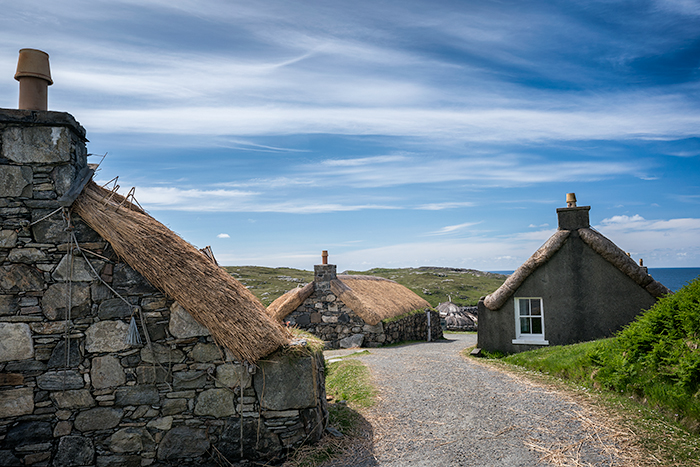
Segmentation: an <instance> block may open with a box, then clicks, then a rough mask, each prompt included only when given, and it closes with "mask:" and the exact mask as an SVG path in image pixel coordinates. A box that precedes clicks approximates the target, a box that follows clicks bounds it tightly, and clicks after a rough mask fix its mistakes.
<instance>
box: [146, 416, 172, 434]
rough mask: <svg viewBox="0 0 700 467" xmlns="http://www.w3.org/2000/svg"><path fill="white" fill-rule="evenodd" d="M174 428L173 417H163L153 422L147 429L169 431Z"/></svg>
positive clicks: (148, 424)
mask: <svg viewBox="0 0 700 467" xmlns="http://www.w3.org/2000/svg"><path fill="white" fill-rule="evenodd" d="M172 426H173V417H161V418H156V419H155V420H151V421H150V422H148V423H147V424H146V427H147V428H155V429H156V430H161V431H168V430H169V429H170V428H172Z"/></svg>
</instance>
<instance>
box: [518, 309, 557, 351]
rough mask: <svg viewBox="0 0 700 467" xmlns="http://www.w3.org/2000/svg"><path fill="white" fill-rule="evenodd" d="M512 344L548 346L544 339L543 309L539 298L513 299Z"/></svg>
mask: <svg viewBox="0 0 700 467" xmlns="http://www.w3.org/2000/svg"><path fill="white" fill-rule="evenodd" d="M515 337H516V338H515V339H513V344H535V345H548V344H549V342H548V341H546V340H545V339H544V307H543V306H542V299H541V298H516V299H515Z"/></svg>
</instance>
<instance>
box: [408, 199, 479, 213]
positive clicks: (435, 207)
mask: <svg viewBox="0 0 700 467" xmlns="http://www.w3.org/2000/svg"><path fill="white" fill-rule="evenodd" d="M474 205H475V203H472V202H470V201H462V202H446V203H430V204H421V205H420V206H416V208H415V209H418V210H423V211H442V210H445V209H457V208H470V207H473V206H474Z"/></svg>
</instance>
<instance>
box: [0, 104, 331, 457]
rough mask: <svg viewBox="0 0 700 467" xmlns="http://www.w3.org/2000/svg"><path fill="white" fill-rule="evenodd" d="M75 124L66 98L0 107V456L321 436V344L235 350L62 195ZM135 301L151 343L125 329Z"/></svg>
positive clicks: (165, 452) (236, 452)
mask: <svg viewBox="0 0 700 467" xmlns="http://www.w3.org/2000/svg"><path fill="white" fill-rule="evenodd" d="M84 136H85V132H84V130H83V129H82V127H80V125H78V124H77V123H76V122H75V120H73V118H72V117H71V116H70V115H68V114H64V113H58V112H30V111H8V110H0V465H36V466H42V465H54V466H77V465H100V466H107V465H109V466H120V465H123V466H148V465H170V464H171V463H172V464H173V465H174V464H178V465H196V464H201V463H211V462H216V458H217V456H223V457H225V458H226V459H228V460H231V461H235V460H237V459H239V458H241V456H242V457H243V458H246V459H265V460H272V459H279V458H281V457H282V456H284V454H285V453H286V452H287V451H288V450H290V449H293V448H296V447H298V446H299V445H301V444H302V443H303V442H306V441H313V440H316V439H318V438H320V436H321V434H322V433H323V430H324V428H325V426H326V423H327V411H326V399H325V389H324V387H325V376H324V374H323V368H324V366H323V356H322V355H320V354H315V353H313V352H310V351H309V350H308V349H305V348H302V346H299V347H298V348H295V350H294V351H291V350H289V352H290V353H287V354H285V353H282V352H278V353H277V354H273V355H271V356H269V357H267V358H266V359H265V361H264V362H262V363H260V364H259V366H257V367H255V366H250V365H247V364H245V363H241V362H237V361H235V359H234V358H233V357H232V356H231V355H230V354H229V352H228V351H226V350H224V349H222V348H221V347H219V346H217V345H216V344H215V343H214V341H213V339H212V337H211V336H210V335H209V332H208V330H207V329H206V328H204V327H202V326H201V325H199V324H198V323H197V322H195V321H194V320H193V319H192V317H191V316H190V315H189V314H188V313H187V312H186V311H185V310H184V309H183V308H182V307H181V306H179V305H178V304H177V303H176V302H173V301H172V300H170V299H169V298H168V297H166V296H164V295H163V294H162V293H160V292H159V291H158V290H156V289H154V288H153V287H152V286H151V285H150V284H149V283H148V282H147V281H146V280H145V279H144V278H143V277H142V276H141V275H140V274H138V273H137V272H136V271H134V270H133V269H132V268H130V267H129V266H128V265H127V264H125V263H123V262H120V261H119V260H118V258H116V257H115V255H114V252H113V251H112V250H111V247H110V246H109V244H108V243H107V242H106V241H104V240H103V239H102V238H101V237H100V236H99V235H98V234H96V233H95V232H94V231H93V230H92V229H90V228H89V227H88V226H87V225H86V224H85V223H83V222H82V221H81V220H80V219H79V218H78V217H77V216H67V215H66V212H64V211H62V210H61V206H60V204H59V202H58V200H59V199H60V198H61V196H62V195H63V194H64V193H65V192H66V191H68V189H69V188H70V186H71V185H72V184H73V182H74V180H75V178H76V177H77V175H78V173H79V172H80V170H81V169H82V168H85V167H86V165H87V153H86V149H85V144H84V143H85V138H84ZM71 234H73V235H74V236H75V239H76V240H77V242H78V244H79V245H80V251H78V250H77V249H76V247H75V244H74V243H71V241H70V239H71ZM98 275H99V276H100V279H98V277H97V276H98ZM105 284H107V285H109V286H110V287H111V288H113V289H114V290H115V291H116V292H117V293H118V294H119V295H121V296H122V297H123V298H124V299H125V300H126V302H127V303H125V302H124V301H123V300H122V299H120V298H118V297H117V296H116V295H115V294H114V293H113V292H112V291H111V290H110V289H109V288H108V287H107V285H105ZM69 290H70V293H69V292H68V291H69ZM136 307H138V308H136ZM132 316H134V318H135V320H136V322H137V323H138V325H139V326H138V328H139V335H140V338H141V341H142V342H147V340H146V335H145V334H144V329H143V327H142V321H141V319H143V324H145V326H146V328H147V329H148V335H149V338H150V341H152V346H148V345H139V344H133V345H132V344H129V343H127V334H128V331H129V328H130V326H129V324H130V322H131V317H132ZM212 457H213V458H214V460H212ZM220 463H221V464H222V465H227V464H226V462H223V461H221V462H220Z"/></svg>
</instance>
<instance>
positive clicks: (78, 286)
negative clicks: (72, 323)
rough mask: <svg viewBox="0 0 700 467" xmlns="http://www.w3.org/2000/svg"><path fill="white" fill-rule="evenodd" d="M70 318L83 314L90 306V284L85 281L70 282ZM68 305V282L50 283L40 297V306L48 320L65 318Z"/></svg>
mask: <svg viewBox="0 0 700 467" xmlns="http://www.w3.org/2000/svg"><path fill="white" fill-rule="evenodd" d="M70 289H71V318H79V317H83V316H85V314H86V313H87V311H88V310H89V308H90V286H89V285H88V284H87V283H85V282H72V283H71V285H70ZM67 307H68V283H67V282H59V283H57V284H52V285H51V286H50V287H49V288H48V289H47V290H46V292H45V293H44V296H43V297H42V298H41V308H42V311H43V312H44V316H46V317H47V318H48V319H50V320H54V319H65V318H66V317H67V316H66V308H67Z"/></svg>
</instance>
